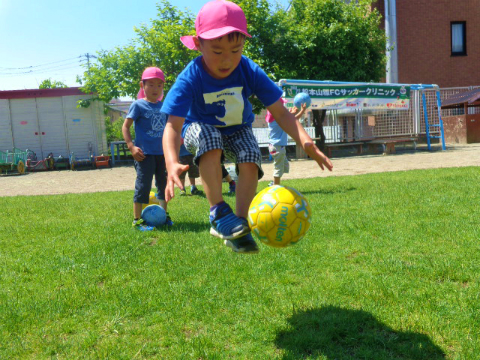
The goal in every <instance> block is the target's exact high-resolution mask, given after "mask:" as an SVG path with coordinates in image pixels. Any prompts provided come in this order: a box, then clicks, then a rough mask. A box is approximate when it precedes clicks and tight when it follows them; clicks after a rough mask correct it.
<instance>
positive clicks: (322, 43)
mask: <svg viewBox="0 0 480 360" xmlns="http://www.w3.org/2000/svg"><path fill="white" fill-rule="evenodd" d="M371 4H372V0H358V1H357V2H353V1H352V2H350V3H349V4H347V3H346V2H344V1H339V0H292V1H291V6H290V10H289V11H279V12H278V13H277V14H276V16H277V20H278V22H279V29H280V30H281V31H278V29H277V33H276V35H275V41H274V42H273V44H272V45H271V46H273V47H274V48H276V51H275V54H276V56H275V62H276V65H277V66H278V71H276V75H277V77H278V78H279V79H280V78H283V79H304V80H336V81H353V82H372V81H379V80H380V79H381V78H382V77H383V76H384V74H385V64H386V55H385V46H386V38H385V33H384V32H383V30H382V29H381V28H380V19H381V17H380V14H379V13H378V11H377V10H376V9H375V10H372V7H371ZM270 53H272V52H270ZM313 115H314V126H315V137H320V138H321V139H322V140H320V142H319V144H317V145H319V146H320V147H323V144H324V141H325V135H324V134H323V128H322V123H323V119H325V111H323V113H321V111H314V114H313Z"/></svg>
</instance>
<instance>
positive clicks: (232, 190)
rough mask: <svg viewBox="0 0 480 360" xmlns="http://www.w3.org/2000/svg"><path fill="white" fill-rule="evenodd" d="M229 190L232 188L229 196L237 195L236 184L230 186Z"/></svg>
mask: <svg viewBox="0 0 480 360" xmlns="http://www.w3.org/2000/svg"><path fill="white" fill-rule="evenodd" d="M229 188H230V190H229V191H228V193H229V194H235V188H236V184H235V183H233V184H230V185H229Z"/></svg>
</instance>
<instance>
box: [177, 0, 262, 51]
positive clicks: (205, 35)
mask: <svg viewBox="0 0 480 360" xmlns="http://www.w3.org/2000/svg"><path fill="white" fill-rule="evenodd" d="M195 30H196V32H197V36H198V37H200V38H202V39H205V40H212V39H218V38H219V37H222V36H225V35H227V34H230V33H232V32H236V31H238V32H240V33H242V34H243V35H245V36H248V37H252V36H251V35H250V34H249V33H248V32H247V19H246V18H245V14H244V13H243V10H242V8H241V7H240V6H238V5H237V4H235V3H233V2H231V1H226V0H213V1H210V2H208V3H206V4H205V5H203V7H202V8H201V9H200V11H199V12H198V15H197V18H196V20H195ZM180 40H181V41H182V43H183V45H185V46H186V47H187V48H189V49H191V50H198V49H197V48H196V47H195V43H194V41H193V36H182V37H181V38H180Z"/></svg>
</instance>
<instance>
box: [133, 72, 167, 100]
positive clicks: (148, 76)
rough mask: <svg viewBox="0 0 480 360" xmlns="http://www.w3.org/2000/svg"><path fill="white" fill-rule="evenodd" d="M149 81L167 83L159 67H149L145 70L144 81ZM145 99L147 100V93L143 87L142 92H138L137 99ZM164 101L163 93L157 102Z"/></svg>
mask: <svg viewBox="0 0 480 360" xmlns="http://www.w3.org/2000/svg"><path fill="white" fill-rule="evenodd" d="M148 79H160V80H162V81H163V82H165V75H164V74H163V71H162V70H160V69H159V68H158V67H148V68H146V69H145V70H143V74H142V81H143V80H148ZM143 98H145V92H144V91H143V88H142V87H141V88H140V90H139V91H138V94H137V99H143ZM162 99H163V91H162V93H161V94H160V96H159V97H158V99H157V100H158V101H162Z"/></svg>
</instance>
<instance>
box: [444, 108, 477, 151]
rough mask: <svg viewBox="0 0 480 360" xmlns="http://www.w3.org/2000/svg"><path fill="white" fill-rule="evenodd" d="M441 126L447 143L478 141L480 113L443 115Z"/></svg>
mask: <svg viewBox="0 0 480 360" xmlns="http://www.w3.org/2000/svg"><path fill="white" fill-rule="evenodd" d="M443 128H444V131H445V142H446V143H447V144H472V143H480V114H474V115H457V116H447V117H444V118H443Z"/></svg>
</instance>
